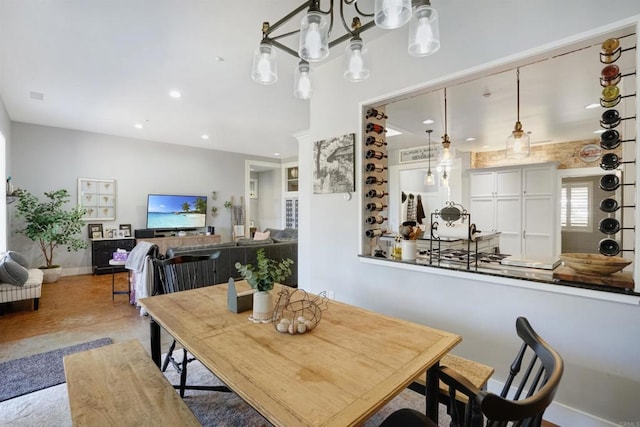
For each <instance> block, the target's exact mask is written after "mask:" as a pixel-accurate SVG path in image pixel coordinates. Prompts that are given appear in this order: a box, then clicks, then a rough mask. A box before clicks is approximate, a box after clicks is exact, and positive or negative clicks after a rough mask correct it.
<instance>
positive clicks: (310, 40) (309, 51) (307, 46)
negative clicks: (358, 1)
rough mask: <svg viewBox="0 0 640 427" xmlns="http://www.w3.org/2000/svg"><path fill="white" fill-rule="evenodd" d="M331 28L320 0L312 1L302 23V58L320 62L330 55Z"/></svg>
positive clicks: (300, 54) (300, 51)
mask: <svg viewBox="0 0 640 427" xmlns="http://www.w3.org/2000/svg"><path fill="white" fill-rule="evenodd" d="M329 28H330V25H329V20H328V19H327V17H326V15H324V14H323V13H322V12H320V2H319V0H313V1H311V5H310V6H309V11H308V12H307V14H306V15H305V16H304V17H303V18H302V22H301V24H300V47H299V49H298V56H300V59H304V60H305V61H308V62H318V61H322V60H323V59H325V58H326V57H327V56H329Z"/></svg>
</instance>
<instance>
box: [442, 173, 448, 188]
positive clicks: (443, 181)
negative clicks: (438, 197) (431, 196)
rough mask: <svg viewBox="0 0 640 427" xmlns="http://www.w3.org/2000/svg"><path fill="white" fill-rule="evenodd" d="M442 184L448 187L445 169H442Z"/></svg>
mask: <svg viewBox="0 0 640 427" xmlns="http://www.w3.org/2000/svg"><path fill="white" fill-rule="evenodd" d="M441 182H442V186H443V187H448V186H449V175H447V170H446V169H445V170H444V173H443V174H442V180H441Z"/></svg>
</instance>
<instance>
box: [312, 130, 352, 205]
mask: <svg viewBox="0 0 640 427" xmlns="http://www.w3.org/2000/svg"><path fill="white" fill-rule="evenodd" d="M355 140H356V134H355V133H348V134H345V135H341V136H337V137H335V138H330V139H323V140H321V141H316V142H314V143H313V163H314V165H315V166H314V170H313V192H314V193H315V194H327V193H345V192H346V193H349V192H352V191H355V175H354V173H355V170H354V159H355Z"/></svg>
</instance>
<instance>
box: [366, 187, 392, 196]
mask: <svg viewBox="0 0 640 427" xmlns="http://www.w3.org/2000/svg"><path fill="white" fill-rule="evenodd" d="M388 195H389V193H387V192H384V191H382V190H376V189H373V188H372V189H371V190H369V191H367V197H369V198H371V199H373V198H378V199H382V198H383V197H384V196H388Z"/></svg>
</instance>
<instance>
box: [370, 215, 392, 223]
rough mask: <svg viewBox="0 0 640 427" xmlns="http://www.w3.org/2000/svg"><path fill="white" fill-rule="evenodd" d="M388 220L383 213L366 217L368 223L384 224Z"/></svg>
mask: <svg viewBox="0 0 640 427" xmlns="http://www.w3.org/2000/svg"><path fill="white" fill-rule="evenodd" d="M386 220H387V218H385V217H383V216H382V215H375V216H370V217H367V219H365V222H366V223H367V224H382V223H383V222H385V221H386Z"/></svg>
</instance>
